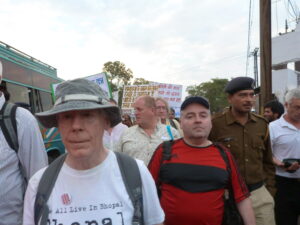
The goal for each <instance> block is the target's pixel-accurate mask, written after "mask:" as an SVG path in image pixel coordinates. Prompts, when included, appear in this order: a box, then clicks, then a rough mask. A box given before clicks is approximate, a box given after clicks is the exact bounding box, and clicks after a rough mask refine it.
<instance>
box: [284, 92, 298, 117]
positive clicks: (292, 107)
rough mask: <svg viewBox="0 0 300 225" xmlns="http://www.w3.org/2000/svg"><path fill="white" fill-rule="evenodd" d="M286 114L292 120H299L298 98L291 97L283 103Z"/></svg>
mask: <svg viewBox="0 0 300 225" xmlns="http://www.w3.org/2000/svg"><path fill="white" fill-rule="evenodd" d="M285 107H286V112H287V116H288V117H289V119H290V120H291V121H293V122H300V99H299V98H292V100H291V101H290V102H289V103H285Z"/></svg>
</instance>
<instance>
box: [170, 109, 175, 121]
mask: <svg viewBox="0 0 300 225" xmlns="http://www.w3.org/2000/svg"><path fill="white" fill-rule="evenodd" d="M169 119H171V120H173V119H175V112H174V111H172V110H170V113H169Z"/></svg>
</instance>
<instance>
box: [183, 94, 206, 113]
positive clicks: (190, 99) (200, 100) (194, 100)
mask: <svg viewBox="0 0 300 225" xmlns="http://www.w3.org/2000/svg"><path fill="white" fill-rule="evenodd" d="M192 103H197V104H200V105H202V106H204V107H205V108H207V109H209V102H208V100H207V99H206V98H204V97H201V96H192V97H188V98H186V99H185V100H184V102H183V103H182V104H181V107H180V111H182V110H184V109H185V108H186V107H187V106H188V105H190V104H192Z"/></svg>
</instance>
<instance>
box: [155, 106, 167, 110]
mask: <svg viewBox="0 0 300 225" xmlns="http://www.w3.org/2000/svg"><path fill="white" fill-rule="evenodd" d="M155 108H156V109H162V110H167V108H166V107H165V106H156V107H155Z"/></svg>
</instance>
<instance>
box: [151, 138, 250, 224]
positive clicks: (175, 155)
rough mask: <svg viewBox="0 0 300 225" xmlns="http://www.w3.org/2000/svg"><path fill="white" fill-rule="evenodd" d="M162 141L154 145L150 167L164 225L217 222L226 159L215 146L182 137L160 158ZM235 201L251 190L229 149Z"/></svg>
mask: <svg viewBox="0 0 300 225" xmlns="http://www.w3.org/2000/svg"><path fill="white" fill-rule="evenodd" d="M162 151H163V149H162V145H160V146H158V148H157V149H156V151H155V153H154V155H153V157H152V159H151V161H150V163H149V166H148V167H149V170H150V172H151V174H152V176H153V178H154V180H155V183H156V185H157V186H158V187H159V188H160V192H161V198H160V201H161V205H162V208H163V209H164V212H165V214H166V220H165V224H166V225H220V224H221V222H222V218H223V207H224V202H223V194H224V188H225V187H226V185H227V181H228V172H227V170H226V163H225V161H224V160H223V158H222V156H221V154H220V152H219V150H218V149H217V147H216V146H214V145H210V146H208V147H193V146H190V145H188V144H186V143H185V142H184V140H183V139H179V140H176V141H175V142H174V144H173V146H172V157H171V159H170V160H167V161H164V162H163V163H162V164H161V161H162ZM225 152H226V154H227V157H228V160H229V163H230V167H231V171H232V172H231V183H232V187H233V190H234V198H235V201H236V202H240V201H242V200H244V199H245V198H247V197H248V196H249V195H250V194H249V191H248V189H247V187H246V185H245V183H244V181H243V179H242V178H241V176H240V174H239V172H238V170H237V166H236V164H235V162H234V160H233V157H232V155H231V154H230V152H229V151H227V150H225Z"/></svg>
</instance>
